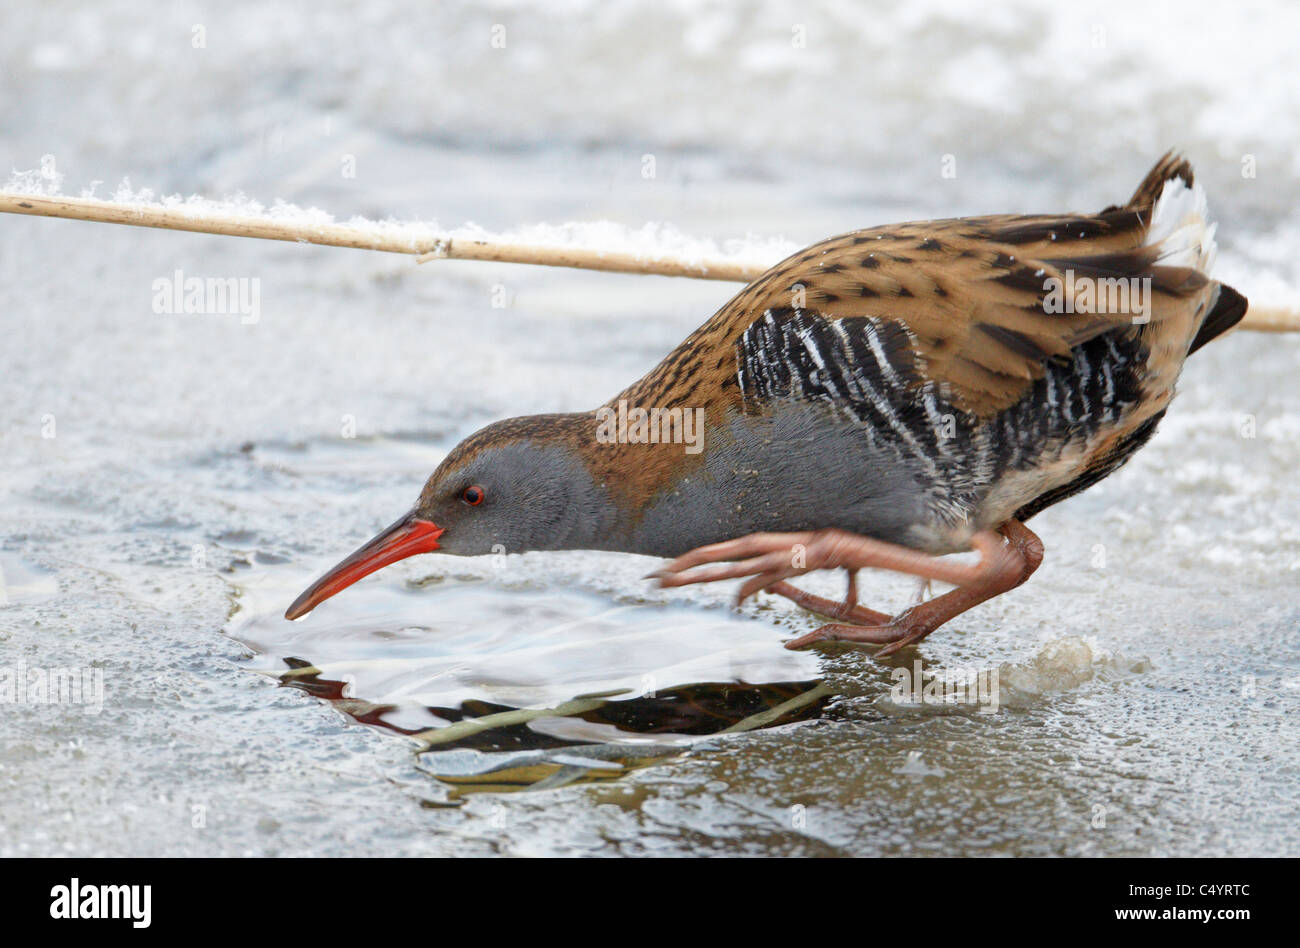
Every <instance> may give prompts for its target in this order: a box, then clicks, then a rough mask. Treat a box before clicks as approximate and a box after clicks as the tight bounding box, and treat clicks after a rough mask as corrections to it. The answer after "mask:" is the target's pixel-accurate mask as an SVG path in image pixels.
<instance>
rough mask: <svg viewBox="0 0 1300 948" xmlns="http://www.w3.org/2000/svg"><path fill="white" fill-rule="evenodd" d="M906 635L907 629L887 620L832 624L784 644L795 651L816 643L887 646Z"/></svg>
mask: <svg viewBox="0 0 1300 948" xmlns="http://www.w3.org/2000/svg"><path fill="white" fill-rule="evenodd" d="M905 635H907V629H905V628H904V627H902V626H899V625H896V624H894V623H893V622H892V621H891V620H889V619H888V618H886V619H885V621H884V622H883V623H881V624H880V625H845V624H844V623H840V622H832V623H831V624H830V625H824V626H822V627H821V628H818V629H813V630H812V631H811V632H808V633H806V634H804V635H801V636H799V637H798V638H797V639H791V640H790V641H789V642H786V643H785V647H786V648H788V649H790V650H792V651H795V650H798V649H801V648H807V647H808V646H809V645H815V644H817V643H818V642H858V643H861V644H863V645H886V646H887V645H888V644H889V643H891V642H895V641H897V640H898V639H900V638H902V637H903V636H905Z"/></svg>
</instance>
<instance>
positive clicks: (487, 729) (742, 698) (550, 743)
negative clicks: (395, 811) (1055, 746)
mask: <svg viewBox="0 0 1300 948" xmlns="http://www.w3.org/2000/svg"><path fill="white" fill-rule="evenodd" d="M286 662H287V663H288V664H289V665H290V666H291V668H290V670H289V671H287V672H285V673H284V674H283V675H281V681H282V682H283V683H284V684H288V685H292V686H294V687H296V688H301V689H302V690H304V691H306V692H308V693H310V694H312V695H315V696H316V697H318V698H324V699H326V700H328V701H330V702H331V703H333V704H334V705H335V707H337V708H339V710H341V711H343V712H344V713H346V714H348V715H349V716H350V717H352V718H353V719H355V720H356V721H358V722H359V723H361V724H367V725H371V726H374V727H380V728H383V729H385V730H388V731H393V732H395V733H398V734H402V735H405V736H407V737H410V738H412V739H414V740H416V741H418V742H420V744H421V745H423V746H422V748H421V750H420V753H421V754H426V753H428V754H429V756H427V757H424V758H423V759H422V769H425V770H426V771H427V772H429V773H430V774H432V775H433V776H435V777H437V778H438V779H439V780H441V781H443V782H445V783H449V784H452V785H453V787H455V788H456V789H455V790H454V791H453V795H455V794H457V793H474V792H480V793H481V792H487V791H491V792H511V791H515V790H525V789H534V790H540V789H547V788H551V787H556V786H563V785H565V784H570V783H593V782H605V781H609V780H612V779H617V778H618V777H621V776H623V775H624V774H626V773H628V772H629V771H631V770H635V769H639V768H641V767H645V766H648V765H649V764H651V763H654V762H656V761H659V760H663V759H665V758H667V757H671V756H673V755H675V754H677V753H680V752H681V751H683V750H685V749H686V748H687V747H689V746H690V744H691V743H692V742H693V740H698V739H700V738H703V737H708V736H709V735H715V734H735V733H740V732H743V731H751V730H756V729H759V728H767V727H775V726H777V725H781V724H790V723H793V722H795V721H804V720H809V719H812V718H817V717H820V716H821V713H822V711H823V710H824V708H825V706H826V703H827V701H828V700H829V699H830V696H831V691H830V689H829V688H828V687H827V686H826V685H824V684H822V683H820V682H818V681H795V682H769V683H764V684H749V683H746V682H703V683H700V684H694V685H682V686H678V687H675V688H668V689H664V690H662V691H659V692H656V693H654V694H647V695H639V696H637V697H633V698H625V699H623V700H614V699H616V698H617V697H618V696H619V695H623V694H627V693H628V692H626V691H618V692H606V693H601V694H593V695H578V696H576V697H574V698H573V699H571V700H569V701H566V702H564V703H562V704H559V705H556V706H555V707H551V708H512V707H509V706H507V705H501V704H495V703H492V702H488V701H479V700H472V701H466V702H464V703H463V704H462V705H461V706H460V707H457V708H444V707H429V708H428V711H429V712H430V713H432V714H434V715H437V716H438V717H439V718H442V719H443V720H445V721H449V722H451V723H450V724H447V725H446V726H443V727H436V728H429V729H426V730H417V729H414V728H404V727H401V726H399V725H396V724H393V723H391V722H390V721H388V720H386V715H388V714H389V713H390V712H391V711H393V710H394V709H395V706H394V705H391V704H375V703H372V702H369V701H362V700H359V699H355V698H347V697H344V695H343V691H344V688H345V686H346V683H345V682H341V681H333V680H330V679H328V678H323V677H321V672H320V670H319V669H317V668H316V667H315V666H313V665H310V664H309V663H307V662H303V661H301V660H299V659H286ZM559 719H568V720H570V721H576V722H584V723H585V725H590V727H589V728H586V727H584V726H583V724H579V725H578V726H577V728H568V729H558V730H568V731H569V732H570V733H574V732H577V731H581V732H585V733H587V734H593V735H594V734H601V733H603V734H607V735H610V736H611V737H612V739H609V740H605V741H603V742H600V741H593V739H591V738H587V739H580V738H569V737H564V736H560V735H558V734H557V733H556V730H557V728H555V727H548V728H545V729H544V730H543V729H539V726H538V725H534V724H533V722H539V723H540V724H541V725H544V724H546V723H549V722H555V721H557V720H559ZM640 735H644V737H643V738H642V737H639V736H640ZM655 738H658V739H657V740H656V739H655ZM432 752H436V753H432Z"/></svg>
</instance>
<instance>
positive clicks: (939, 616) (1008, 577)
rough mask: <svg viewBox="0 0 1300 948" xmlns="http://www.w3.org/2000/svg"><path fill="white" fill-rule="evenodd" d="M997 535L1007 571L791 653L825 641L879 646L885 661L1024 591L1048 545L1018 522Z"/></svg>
mask: <svg viewBox="0 0 1300 948" xmlns="http://www.w3.org/2000/svg"><path fill="white" fill-rule="evenodd" d="M998 533H1000V534H1002V536H1004V537H1006V538H1007V541H1008V542H1007V546H1006V548H1005V549H1006V551H1007V552H1008V553H1009V554H1010V557H1009V558H1008V559H1007V560H1006V564H1007V565H1006V566H1005V567H1004V568H1000V569H993V570H990V571H989V572H988V573H987V574H986V575H985V576H983V577H981V578H980V579H978V580H976V581H974V582H971V583H967V584H965V585H962V586H958V587H957V588H956V589H953V590H951V591H949V592H946V593H944V594H943V595H942V596H937V597H936V598H934V599H931V600H929V601H927V602H922V603H919V604H917V605H915V606H912V607H911V608H910V609H907V610H906V611H904V612H902V613H900V614H899V615H898V616H896V617H895V618H893V619H891V620H889V621H887V622H885V623H881V624H867V625H862V626H859V625H824V626H822V627H821V628H819V629H815V630H813V631H812V632H809V633H808V634H807V635H803V636H800V637H799V638H797V639H794V640H793V641H790V642H787V643H786V648H804V647H805V646H808V645H811V644H813V643H814V642H823V641H848V642H866V643H880V644H883V645H884V648H882V649H881V650H880V651H878V652H877V653H876V657H877V658H883V657H885V656H888V655H892V654H893V653H895V652H897V651H899V650H900V649H903V648H906V647H907V646H909V645H914V644H916V643H917V642H919V641H921V640H922V639H923V638H925V637H926V636H927V635H929V634H930V633H931V632H933V631H934V630H935V629H937V628H939V626H941V625H943V624H944V623H945V622H947V621H948V620H949V619H952V618H953V617H955V616H958V615H960V614H961V613H963V612H965V611H966V610H967V609H970V608H972V607H973V606H977V605H979V604H980V603H981V602H985V601H987V600H989V599H992V598H993V597H994V596H997V595H1000V594H1001V593H1004V592H1007V591H1008V590H1010V589H1014V588H1015V587H1017V586H1019V585H1020V584H1021V583H1023V582H1024V581H1025V580H1027V579H1028V578H1029V577H1030V576H1031V575H1033V572H1034V570H1036V569H1038V565H1039V564H1040V563H1042V561H1043V541H1042V540H1040V539H1039V538H1038V536H1037V535H1036V534H1035V533H1034V532H1033V531H1032V530H1030V529H1029V528H1028V527H1026V526H1025V525H1024V524H1023V523H1021V522H1020V521H1018V520H1008V521H1007V522H1006V523H1004V524H1002V526H1000V527H998Z"/></svg>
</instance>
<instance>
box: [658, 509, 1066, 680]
mask: <svg viewBox="0 0 1300 948" xmlns="http://www.w3.org/2000/svg"><path fill="white" fill-rule="evenodd" d="M1004 537H1005V538H1006V539H1007V540H1008V541H1009V542H1007V543H1003V542H1002V541H1003V538H1004ZM971 546H972V547H973V548H974V549H976V550H978V551H979V553H980V562H979V563H977V564H975V565H968V564H964V563H953V562H951V561H949V560H943V559H940V558H939V557H936V556H930V555H928V554H925V553H920V552H918V551H916V550H912V549H909V548H907V547H901V546H897V545H895V544H892V543H885V542H883V541H880V540H875V539H872V538H870V537H864V536H858V535H856V534H852V533H846V532H845V531H843V530H818V531H815V532H811V533H755V534H751V535H750V536H747V537H741V538H739V539H737V540H729V541H727V542H725V543H715V544H712V545H711V546H705V547H700V548H699V549H697V550H692V551H691V552H689V553H686V554H684V555H683V556H679V557H678V558H677V559H675V560H673V561H672V562H671V563H669V564H668V565H667V566H666V567H664V569H662V570H660V571H659V572H658V573H655V574H653V575H655V576H657V577H658V578H659V582H660V585H663V586H684V585H687V584H689V583H705V582H714V581H717V580H720V579H733V578H738V577H742V576H747V577H751V578H749V579H748V580H746V582H745V583H744V584H743V585H742V586H741V588H740V592H739V594H738V595H737V601H738V602H743V601H744V600H745V599H746V598H748V597H749V596H751V595H753V594H754V593H756V592H758V591H759V590H761V589H767V590H772V591H775V592H778V593H780V594H781V595H785V596H788V597H789V598H790V599H792V600H794V601H795V602H796V603H799V604H800V605H805V604H806V606H807V607H808V608H811V609H813V610H814V611H819V612H822V614H824V615H830V616H832V617H833V618H842V619H847V620H850V621H852V620H859V621H861V622H862V624H843V623H838V624H832V625H826V626H822V627H821V628H819V629H817V630H815V631H814V632H810V633H809V634H808V635H804V636H801V637H799V638H797V639H795V640H794V641H792V642H789V643H787V645H786V647H787V648H802V647H804V646H806V645H811V644H812V643H813V642H817V641H824V640H840V641H855V642H867V643H873V644H885V645H886V647H885V648H884V649H882V650H881V653H880V654H890V653H892V652H895V651H897V650H898V649H900V648H902V647H904V646H905V645H909V644H912V643H913V642H918V641H920V640H921V639H923V638H925V636H927V635H929V634H930V633H931V632H933V631H934V630H935V629H937V628H938V627H939V626H940V625H942V624H943V623H944V622H946V621H947V620H948V619H950V618H952V617H953V616H955V615H958V614H960V613H962V612H965V611H966V610H967V609H969V608H971V607H972V606H975V605H977V604H979V603H981V602H984V601H985V600H986V599H990V598H992V597H993V596H996V595H998V594H999V593H1002V592H1006V591H1007V590H1008V589H1012V588H1014V587H1015V586H1018V585H1020V583H1022V582H1024V581H1025V580H1026V579H1028V578H1029V575H1030V573H1032V572H1033V571H1034V570H1035V569H1036V568H1037V567H1038V564H1039V562H1041V561H1042V543H1041V541H1039V539H1038V537H1036V536H1035V535H1034V534H1033V533H1032V532H1030V530H1029V529H1028V528H1027V527H1025V526H1024V525H1023V524H1021V523H1019V522H1018V521H1014V520H1011V521H1007V522H1006V523H1005V524H1003V525H1002V526H1001V527H1000V528H999V529H998V531H997V532H996V533H995V532H993V531H989V530H985V531H981V532H979V533H977V534H975V535H974V536H973V537H972V538H971ZM708 564H720V565H708ZM838 567H843V568H845V569H848V570H851V571H852V570H857V569H862V568H876V569H891V570H895V571H897V572H904V573H911V574H913V575H915V576H921V577H924V578H927V579H938V580H941V581H943V582H946V583H952V584H953V585H955V586H957V587H958V588H957V589H954V590H952V591H951V592H948V593H945V594H944V595H942V596H939V597H938V598H936V599H932V600H930V601H929V602H924V603H921V604H919V605H917V606H914V607H912V608H911V609H908V610H907V611H906V612H904V613H902V614H900V615H899V616H897V617H895V618H894V619H887V618H886V617H885V616H884V615H883V614H881V613H877V612H875V611H874V610H870V609H860V607H857V605H856V598H857V597H856V595H853V593H854V592H855V590H854V589H853V587H852V586H850V596H851V599H852V601H848V602H845V603H843V604H840V603H833V602H831V601H830V600H826V599H823V598H822V597H820V596H812V595H810V594H808V593H804V592H803V591H802V590H799V589H795V588H794V587H792V586H789V585H788V584H786V583H785V582H784V580H785V579H787V578H789V577H791V576H797V575H800V574H802V573H807V572H810V571H812V570H815V569H831V568H838Z"/></svg>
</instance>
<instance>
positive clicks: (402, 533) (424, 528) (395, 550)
mask: <svg viewBox="0 0 1300 948" xmlns="http://www.w3.org/2000/svg"><path fill="white" fill-rule="evenodd" d="M440 536H442V527H440V526H438V525H437V524H436V523H431V522H430V521H428V520H421V519H420V518H419V517H417V516H416V515H415V514H413V513H411V514H407V515H406V516H405V517H403V518H402V519H401V520H399V521H397V522H396V523H395V524H393V525H392V526H390V527H388V528H387V529H386V530H384V531H383V532H382V533H380V534H379V535H378V536H376V537H375V538H374V539H373V540H371V541H370V542H369V543H367V544H366V545H365V546H363V547H361V548H360V549H359V550H357V551H356V552H354V553H353V554H352V555H351V556H349V557H348V558H347V559H345V560H344V561H343V562H341V563H339V564H338V565H337V566H335V567H334V568H333V569H332V570H330V571H329V572H328V573H326V574H325V575H324V576H322V577H321V578H320V579H318V580H316V582H314V583H312V584H311V585H310V586H308V587H307V589H306V590H304V591H303V594H302V595H301V596H299V597H298V598H297V599H295V600H294V601H293V605H292V606H290V607H289V608H288V609H287V610H286V611H285V613H284V617H285V618H286V619H297V618H299V617H301V616H305V615H306V614H307V613H309V612H311V611H312V610H313V609H315V608H316V607H317V606H319V605H320V604H321V603H322V602H324V601H325V600H326V599H328V598H329V597H330V596H333V595H334V594H336V593H340V592H342V591H343V590H345V589H347V588H348V587H349V586H351V585H352V584H353V583H355V582H356V581H357V580H358V579H360V578H361V577H363V576H369V575H370V574H371V573H373V572H374V571H375V570H377V569H383V568H384V567H385V566H387V565H388V564H390V563H396V562H397V561H398V560H404V559H406V558H407V557H408V556H415V554H417V553H432V552H433V551H434V550H436V549H438V537H440Z"/></svg>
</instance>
